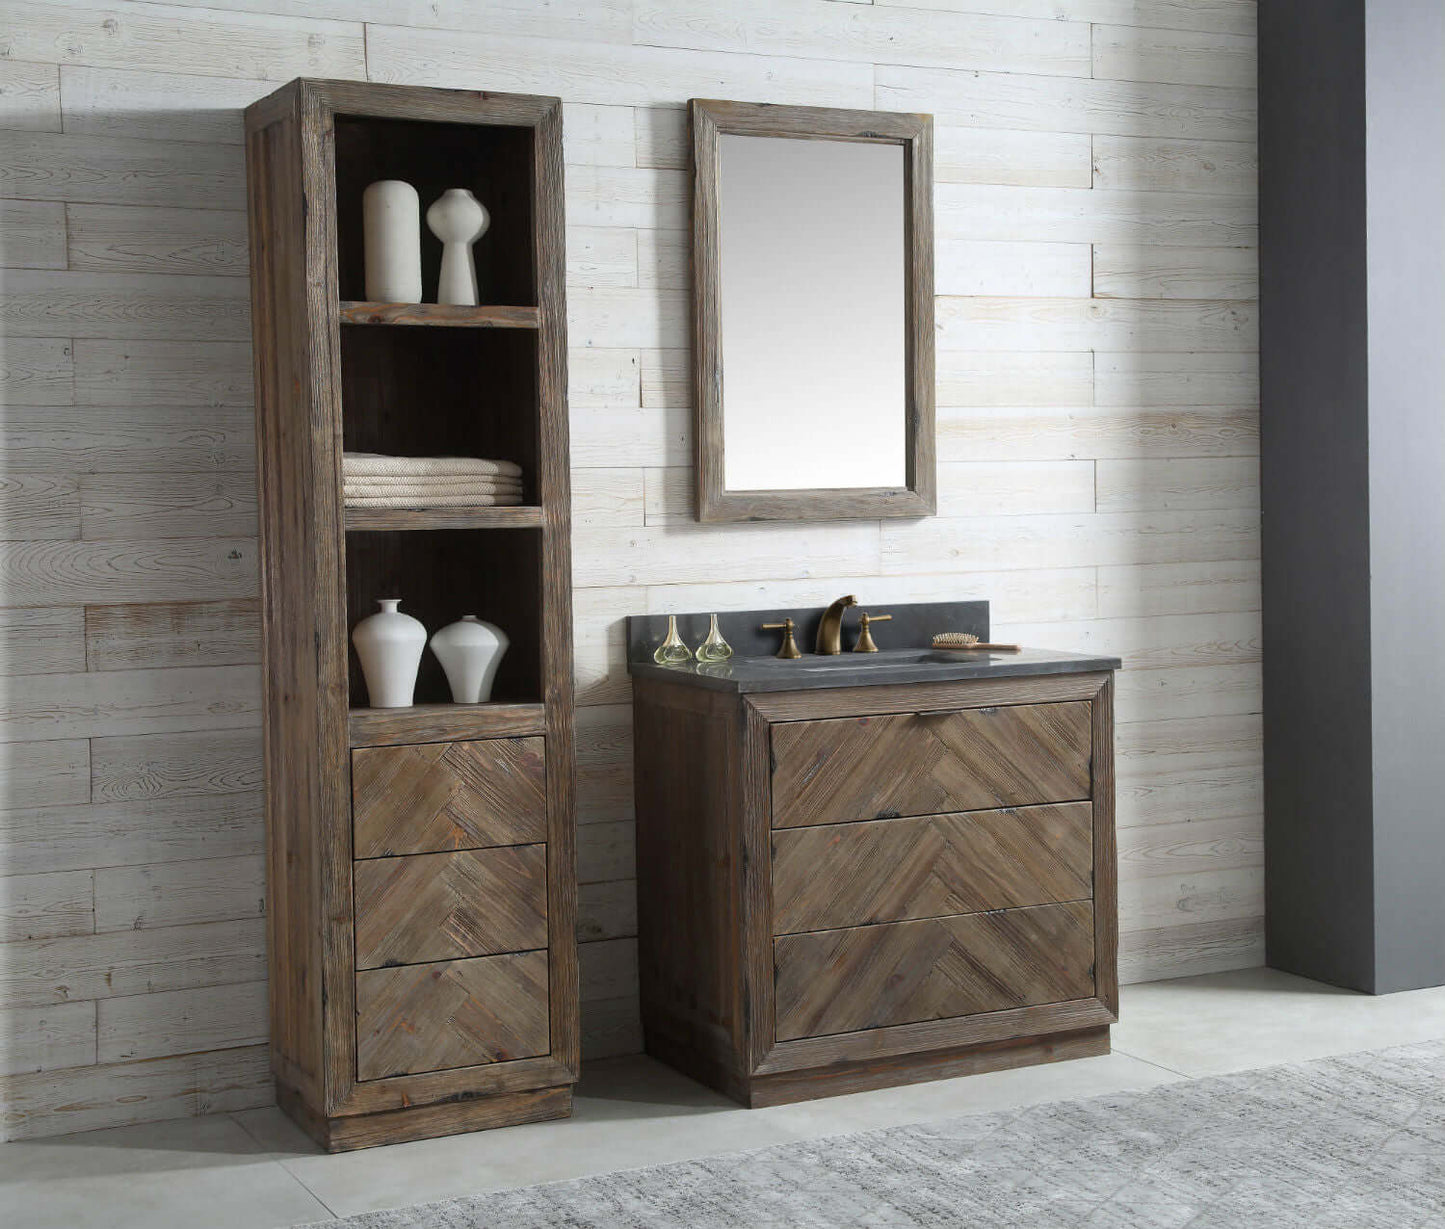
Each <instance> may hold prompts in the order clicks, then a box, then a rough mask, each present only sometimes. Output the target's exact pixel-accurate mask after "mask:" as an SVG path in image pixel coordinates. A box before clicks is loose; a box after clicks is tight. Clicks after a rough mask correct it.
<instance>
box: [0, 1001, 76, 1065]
mask: <svg viewBox="0 0 1445 1229" xmlns="http://www.w3.org/2000/svg"><path fill="white" fill-rule="evenodd" d="M5 1015H6V1019H7V1020H8V1021H9V1023H10V1026H11V1027H10V1028H8V1029H7V1030H6V1031H5V1033H4V1034H3V1035H0V1075H3V1076H13V1075H31V1074H34V1073H35V1072H37V1071H59V1070H64V1069H65V1068H67V1067H89V1066H93V1065H94V1063H95V1061H96V1057H95V1054H96V1025H95V1004H94V1003H93V1002H83V1003H51V1004H49V1005H47V1006H44V1007H11V1008H9V1009H8V1010H7V1011H6V1013H5Z"/></svg>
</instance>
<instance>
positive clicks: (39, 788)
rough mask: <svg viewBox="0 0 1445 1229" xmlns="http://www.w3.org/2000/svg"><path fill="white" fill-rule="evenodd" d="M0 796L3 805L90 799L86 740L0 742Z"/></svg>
mask: <svg viewBox="0 0 1445 1229" xmlns="http://www.w3.org/2000/svg"><path fill="white" fill-rule="evenodd" d="M0 799H3V807H4V808H5V809H16V808H20V807H49V806H66V805H68V804H70V803H75V802H89V801H90V743H88V742H87V741H86V740H85V739H83V738H80V739H74V738H72V739H62V740H59V741H56V742H38V743H0Z"/></svg>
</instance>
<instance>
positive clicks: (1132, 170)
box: [1093, 135, 1259, 198]
mask: <svg viewBox="0 0 1445 1229" xmlns="http://www.w3.org/2000/svg"><path fill="white" fill-rule="evenodd" d="M1093 160H1094V178H1093V186H1094V187H1096V188H1112V189H1116V190H1117V189H1123V190H1133V191H1146V192H1204V193H1208V194H1209V195H1211V196H1224V195H1238V196H1245V197H1250V198H1253V197H1254V196H1255V194H1256V193H1257V191H1258V189H1259V154H1258V151H1257V149H1256V148H1255V144H1254V142H1253V141H1189V140H1171V139H1169V138H1164V137H1127V136H1104V135H1096V136H1095V137H1094V138H1093Z"/></svg>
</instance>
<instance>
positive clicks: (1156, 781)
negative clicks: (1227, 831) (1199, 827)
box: [1119, 757, 1264, 830]
mask: <svg viewBox="0 0 1445 1229" xmlns="http://www.w3.org/2000/svg"><path fill="white" fill-rule="evenodd" d="M1263 812H1264V770H1263V766H1262V765H1261V764H1260V763H1259V760H1258V757H1251V762H1249V763H1243V764H1212V765H1205V766H1203V767H1192V766H1184V765H1175V766H1174V767H1172V768H1169V769H1168V770H1166V771H1165V772H1162V773H1161V772H1139V773H1131V774H1130V776H1129V777H1128V778H1127V779H1124V778H1122V777H1121V779H1120V781H1119V827H1120V829H1121V830H1122V829H1124V828H1136V827H1144V826H1147V825H1149V824H1157V823H1183V822H1189V823H1198V822H1199V821H1201V820H1206V819H1223V818H1227V817H1231V816H1239V815H1246V816H1248V815H1256V816H1257V815H1261V814H1263Z"/></svg>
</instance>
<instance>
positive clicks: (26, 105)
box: [0, 56, 60, 132]
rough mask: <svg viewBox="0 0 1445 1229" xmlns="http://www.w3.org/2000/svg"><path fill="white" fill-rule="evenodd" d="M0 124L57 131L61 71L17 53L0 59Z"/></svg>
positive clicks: (8, 127)
mask: <svg viewBox="0 0 1445 1229" xmlns="http://www.w3.org/2000/svg"><path fill="white" fill-rule="evenodd" d="M48 58H49V57H46V56H41V57H37V59H40V60H44V59H48ZM0 128H5V129H12V130H13V129H17V128H19V129H26V128H29V129H34V130H36V131H39V132H59V131H60V71H59V69H57V68H56V66H55V65H54V64H46V63H23V62H22V61H21V60H20V58H18V57H17V58H15V59H9V58H7V59H6V60H4V61H3V62H0Z"/></svg>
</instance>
